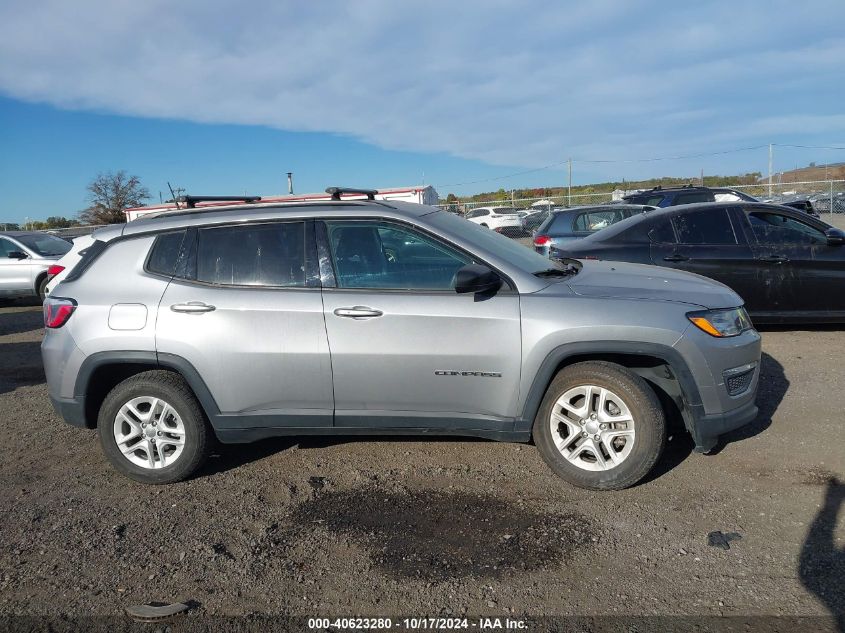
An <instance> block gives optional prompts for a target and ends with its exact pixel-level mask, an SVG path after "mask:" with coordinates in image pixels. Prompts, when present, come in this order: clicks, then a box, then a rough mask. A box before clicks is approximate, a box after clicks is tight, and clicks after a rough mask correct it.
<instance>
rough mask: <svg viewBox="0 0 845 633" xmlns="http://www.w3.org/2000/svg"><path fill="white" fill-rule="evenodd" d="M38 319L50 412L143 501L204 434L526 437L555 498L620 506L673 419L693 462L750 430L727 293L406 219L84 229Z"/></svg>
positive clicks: (297, 209)
mask: <svg viewBox="0 0 845 633" xmlns="http://www.w3.org/2000/svg"><path fill="white" fill-rule="evenodd" d="M44 315H45V325H46V327H47V332H46V336H45V338H44V342H43V345H42V351H43V357H44V366H45V369H46V374H47V382H48V386H49V391H50V397H51V399H52V402H53V404H54V406H55V408H56V409H57V411H59V413H60V414H61V415H62V416H63V417H64V418H65V420H67V421H68V422H69V423H71V424H74V425H77V426H80V427H87V428H97V429H98V431H99V435H100V439H101V442H102V446H103V450H104V451H105V454H106V455H107V456H108V458H109V459H110V460H111V462H112V464H113V465H114V466H115V467H116V468H117V469H118V470H120V471H121V472H123V473H124V474H126V475H128V476H129V477H131V478H133V479H136V480H139V481H143V482H148V483H167V482H173V481H178V480H180V479H183V478H185V477H188V476H189V475H191V474H192V473H194V472H195V471H196V470H197V469H198V468H199V467H200V465H201V464H202V462H203V460H204V459H205V457H206V455H207V453H208V451H209V446H210V444H211V442H210V440H211V438H212V437H216V438H217V439H219V440H220V441H222V442H249V441H252V440H257V439H260V438H264V437H270V436H278V435H306V434H321V435H325V434H342V435H352V434H363V433H367V434H372V433H388V434H394V435H395V434H403V433H427V434H428V433H444V434H455V435H472V436H480V437H487V438H493V439H497V440H507V441H517V442H527V441H530V440H531V439H532V438H533V440H534V442H535V443H536V444H537V446H538V448H539V450H540V452H541V454H542V455H543V457H544V458H545V460H546V461H547V462H548V464H549V466H550V467H551V468H552V469H553V470H554V471H555V472H556V473H557V474H558V475H560V476H561V477H562V478H564V479H565V480H567V481H569V482H571V483H573V484H576V485H579V486H584V487H589V488H597V489H614V488H624V487H626V486H630V485H632V484H634V483H636V482H637V481H639V480H640V479H642V478H643V477H644V476H645V475H646V474H647V473H648V472H649V471H650V470H651V468H652V467H653V465H654V464H655V462H656V461H657V460H658V459H659V457H660V455H661V452H662V450H663V446H664V442H665V438H666V427H667V419H668V418H671V417H672V416H673V415H679V418H680V419H681V420H682V422H683V424H684V425H685V427H686V429H687V430H688V431H689V433H691V434H692V437H693V439H694V441H695V444H696V447H697V449H698V450H699V451H708V450H710V449H712V448H713V447H714V445H715V444H716V441H717V437H718V436H719V435H720V434H722V433H725V432H726V431H729V430H731V429H734V428H736V427H738V426H740V425H743V424H745V423H747V422H749V421H750V420H752V419H753V418H754V417H755V416H756V414H757V408H756V406H755V403H754V398H755V393H756V390H757V381H758V376H759V361H760V337H759V335H758V334H757V332H756V331H754V329H753V328H752V326H751V324H750V322H749V321H748V318H747V315H746V314H745V310H744V309H743V307H742V301H741V300H740V298H739V297H738V296H737V295H736V294H735V293H734V292H733V291H731V290H730V289H728V288H727V287H725V286H723V285H721V284H719V283H716V282H713V281H710V280H708V279H705V278H703V277H699V276H697V275H691V274H688V273H684V272H678V271H672V270H666V269H660V268H655V267H651V266H639V265H630V264H618V263H606V262H590V261H585V262H578V261H568V262H552V261H550V260H548V259H546V258H544V257H542V256H540V255H538V254H537V253H534V252H533V251H532V250H531V249H529V248H525V247H524V246H521V245H519V244H517V243H515V242H513V241H511V240H509V239H508V238H506V237H503V236H501V235H498V234H496V233H495V232H493V231H490V230H488V229H486V228H483V227H480V226H478V225H476V224H473V223H471V222H467V221H466V220H464V219H463V218H460V217H457V216H455V215H454V214H450V213H446V212H442V211H438V210H437V209H435V208H432V207H426V206H420V205H414V204H407V203H398V202H391V203H386V202H377V201H371V200H365V201H340V200H339V201H336V202H328V203H310V204H302V203H300V204H287V205H279V204H272V205H262V204H261V203H260V202H259V203H255V204H248V205H233V206H229V207H217V208H209V209H202V210H201V209H196V210H182V211H175V212H170V213H165V214H162V215H159V216H158V217H147V218H143V219H140V220H136V221H134V222H130V223H128V224H126V225H121V226H112V227H109V228H106V229H102V230H100V231H98V232H97V233H96V234H95V241H94V243H93V244H92V245H91V246H90V247H88V248H87V249H86V250H85V251H84V253H83V256H82V258H81V260H80V262H79V263H78V264H77V265H76V266H75V267H74V268H73V269H72V270H71V272H70V274H69V275H68V276H67V277H65V278H64V280H62V281H61V283H59V284H58V285H57V286H56V287H55V288H54V289H53V290H52V291H51V293H50V295H49V297H48V298H47V300H46V302H45V305H44Z"/></svg>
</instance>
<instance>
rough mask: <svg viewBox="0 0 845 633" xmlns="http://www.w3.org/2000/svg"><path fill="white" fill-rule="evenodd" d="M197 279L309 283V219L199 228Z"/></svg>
mask: <svg viewBox="0 0 845 633" xmlns="http://www.w3.org/2000/svg"><path fill="white" fill-rule="evenodd" d="M196 249H197V251H196V266H197V271H196V279H197V281H201V282H205V283H210V284H217V285H226V286H273V287H305V285H306V283H305V252H306V246H305V223H304V222H277V223H272V224H256V225H248V226H224V227H215V228H206V229H199V230H198V231H197V245H196Z"/></svg>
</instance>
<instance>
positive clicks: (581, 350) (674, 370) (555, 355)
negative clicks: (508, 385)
mask: <svg viewBox="0 0 845 633" xmlns="http://www.w3.org/2000/svg"><path fill="white" fill-rule="evenodd" d="M583 361H608V362H612V363H616V364H618V365H621V366H623V367H626V368H627V369H630V370H631V371H633V372H634V373H635V374H637V375H639V376H641V377H642V378H643V379H644V380H646V381H647V382H648V383H649V385H651V387H652V388H654V390H655V392H656V393H657V396H658V398H660V401H661V404H662V405H663V406H664V409H671V408H672V407H674V408H676V409H677V413H679V414H680V415H681V417H682V418H683V421H684V425H685V426H686V428H687V430H688V431H690V432H692V430H693V428H694V427H695V419H696V415H695V413H694V412H693V409H694V408H697V407H700V406H701V396H700V394H699V391H698V386H697V385H696V383H695V379H694V378H693V376H692V373H691V372H690V370H689V367H688V366H687V363H686V361H685V360H684V359H683V357H682V356H681V354H680V352H678V351H677V350H676V349H674V348H672V347H669V346H667V345H661V344H658V343H632V342H627V341H585V342H581V343H570V344H567V345H562V346H560V347H557V348H555V349H553V350H552V351H550V352H549V353H548V354H547V355H546V358H545V359H544V360H543V362H542V363H541V364H540V368H539V369H538V371H537V373H536V374H535V376H534V379H533V380H532V383H531V387H530V388H529V389H528V393H527V395H526V398H525V401H524V404H523V407H522V415H521V416H520V418H519V419H518V420H517V422H516V425H515V428H514V430H515V431H528V430H530V429H531V428H532V426H533V424H534V418H535V417H536V416H537V411H538V410H539V409H540V404H541V403H542V401H543V396H544V395H545V394H546V390H547V389H548V388H549V385H550V384H551V382H552V380H553V379H554V377H555V376H556V375H557V374H558V372H560V371H561V370H562V369H564V368H565V367H568V366H570V365H572V364H574V363H579V362H583ZM666 412H667V413H674V412H673V411H671V410H667V411H666Z"/></svg>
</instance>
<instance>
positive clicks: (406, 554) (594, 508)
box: [0, 302, 845, 630]
mask: <svg viewBox="0 0 845 633" xmlns="http://www.w3.org/2000/svg"><path fill="white" fill-rule="evenodd" d="M42 333H43V331H42V329H41V316H40V307H39V306H38V305H36V304H34V303H33V302H29V303H14V304H11V305H7V306H6V307H0V419H2V430H3V434H4V439H3V442H2V454H1V455H0V500H2V501H1V503H2V506H0V507H2V509H3V512H2V514H0V534H2V546H0V617H1V616H10V615H15V614H29V615H38V616H50V617H58V616H60V615H66V616H71V617H74V616H82V615H91V614H97V615H119V614H121V613H122V612H123V609H124V608H125V607H126V606H128V605H132V604H139V603H143V602H148V601H151V600H162V601H168V602H170V601H174V600H182V601H185V600H190V601H192V602H191V604H192V605H193V606H194V609H193V611H192V613H193V614H194V615H213V614H221V615H222V614H228V615H244V614H288V615H290V614H293V615H304V616H326V615H340V616H349V615H355V614H363V615H376V614H384V615H388V614H392V615H394V616H397V615H406V616H409V615H416V616H422V615H437V614H452V615H459V614H464V613H466V614H469V615H476V614H491V615H498V616H504V615H509V614H514V615H519V614H527V615H540V614H545V615H549V614H556V615H562V614H577V615H592V614H611V615H612V614H617V615H618V614H638V615H653V614H658V615H679V614H681V615H683V614H687V615H718V614H728V615H743V616H749V615H751V616H753V615H801V616H812V615H816V616H828V619H825V620H819V621H817V622H816V624H814V625H813V627H814V628H819V627H822V628H827V627H831V628H830V630H832V628H833V627H835V626H836V624H835V623H834V622H833V620H831V619H829V616H830V615H831V614H836V615H838V617H839V618H840V626H842V623H845V615H843V614H845V584H843V578H845V525H843V523H845V512H842V511H841V506H842V505H843V502H845V485H843V484H841V483H837V481H836V478H837V477H838V478H840V479H845V450H843V446H845V428H843V416H842V411H843V408H845V381H844V380H843V373H842V350H843V344H845V335H843V332H841V331H839V330H838V329H836V328H817V329H813V330H808V331H805V330H800V331H789V330H785V329H772V330H768V331H766V332H764V333H763V339H764V345H763V347H764V352H765V354H764V358H763V363H764V364H763V378H762V384H761V391H760V395H759V398H758V403H759V405H760V406H761V415H760V417H759V418H758V420H757V421H756V422H755V423H754V424H752V425H751V426H749V427H747V428H745V429H741V430H740V431H738V432H736V433H734V434H733V435H731V436H730V437H729V438H728V442H726V444H725V445H724V446H723V447H722V448H721V450H720V451H719V452H718V453H717V454H715V455H711V456H704V455H698V454H695V453H691V442H690V441H689V440H688V438H687V437H686V436H685V435H684V434H683V433H675V434H674V436H673V437H672V439H671V441H670V443H669V445H668V450H667V452H666V455H665V458H664V459H663V461H662V462H661V463H660V465H659V468H658V469H657V471H656V473H655V474H654V475H653V476H652V477H651V478H650V479H649V480H648V481H646V482H644V483H642V484H641V485H639V486H637V487H635V488H633V489H630V490H626V491H623V492H613V493H594V492H587V491H583V490H579V489H575V488H572V487H570V486H568V485H566V484H565V483H563V482H561V481H559V480H558V479H557V478H555V476H554V475H553V474H552V473H551V472H550V471H549V469H548V468H546V466H545V465H544V464H543V462H542V461H541V459H540V457H539V455H538V454H537V451H536V450H535V449H534V448H533V447H532V446H529V445H518V444H501V443H495V442H488V441H481V440H470V439H467V440H462V439H443V440H432V439H430V438H426V439H407V438H387V439H384V438H381V439H368V438H321V439H303V440H301V441H298V440H296V439H295V438H294V439H283V440H271V441H264V442H261V443H257V444H254V445H247V446H233V447H224V448H223V449H221V451H220V453H219V455H216V456H215V457H214V458H213V459H212V460H211V462H210V464H209V465H208V466H207V467H206V469H205V470H204V471H203V472H202V473H201V475H200V476H198V477H197V478H195V479H193V480H191V481H188V482H184V483H180V484H176V485H171V486H167V487H147V486H143V485H140V484H136V483H133V482H131V481H129V480H128V479H125V478H123V477H121V476H119V475H118V474H116V473H115V472H114V471H113V470H111V468H109V466H108V465H107V463H106V460H105V458H104V457H103V455H102V454H101V452H100V450H99V445H98V441H97V437H96V434H95V432H93V431H86V430H80V429H75V428H72V427H70V426H68V425H66V424H64V423H63V422H62V421H61V420H60V419H59V418H58V417H57V416H56V415H55V414H54V412H53V410H52V408H51V406H50V403H49V401H48V398H47V390H46V386H45V384H44V378H43V371H42V368H41V360H40V355H39V345H40V340H41V337H42ZM837 513H839V514H840V515H841V516H840V517H839V519H840V520H839V524H838V526H837ZM714 531H721V532H722V533H725V534H728V535H729V536H728V539H729V540H730V542H729V543H728V544H727V545H726V546H725V545H723V547H718V546H714V545H709V544H708V534H710V533H711V532H714ZM713 540H715V541H716V542H719V538H718V535H717V536H716V537H714V539H713Z"/></svg>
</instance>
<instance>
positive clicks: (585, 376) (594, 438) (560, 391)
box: [533, 361, 666, 490]
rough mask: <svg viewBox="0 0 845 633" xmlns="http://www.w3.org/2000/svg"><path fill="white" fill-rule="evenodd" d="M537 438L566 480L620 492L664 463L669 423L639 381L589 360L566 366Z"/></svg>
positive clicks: (544, 407)
mask: <svg viewBox="0 0 845 633" xmlns="http://www.w3.org/2000/svg"><path fill="white" fill-rule="evenodd" d="M533 437H534V442H535V444H536V445H537V448H538V449H539V450H540V454H541V455H542V457H543V460H544V461H545V462H546V463H547V464H548V465H549V467H550V468H551V469H552V470H553V471H554V472H555V473H556V474H557V475H558V476H559V477H560V478H561V479H564V480H565V481H567V482H569V483H571V484H573V485H575V486H578V487H580V488H588V489H591V490H621V489H623V488H628V487H630V486H633V485H634V484H636V483H637V482H639V481H640V480H641V479H642V478H643V477H645V476H646V475H647V474H648V473H649V472H650V471H651V469H652V468H653V467H654V465H655V464H656V463H657V460H658V459H660V456H661V454H662V453H663V447H664V445H665V443H666V418H665V415H664V413H663V409H662V408H661V406H660V401H659V400H658V398H657V395H656V394H655V393H654V390H652V388H651V387H649V385H648V383H647V382H646V381H645V380H643V379H642V378H641V377H640V376H638V375H637V374H635V373H633V372H632V371H630V370H628V369H626V368H625V367H622V366H621V365H617V364H616V363H610V362H606V361H588V362H583V363H576V364H574V365H570V366H569V367H566V368H565V369H563V370H561V371H560V372H559V373H558V374H557V376H555V378H554V380H552V383H551V384H550V385H549V388H548V389H547V391H546V395H545V397H544V398H543V402H542V404H541V405H540V410H539V411H538V412H537V416H536V418H535V419H534V431H533Z"/></svg>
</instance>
